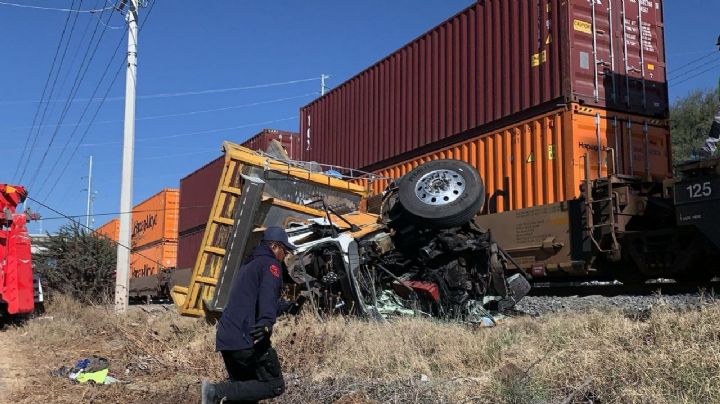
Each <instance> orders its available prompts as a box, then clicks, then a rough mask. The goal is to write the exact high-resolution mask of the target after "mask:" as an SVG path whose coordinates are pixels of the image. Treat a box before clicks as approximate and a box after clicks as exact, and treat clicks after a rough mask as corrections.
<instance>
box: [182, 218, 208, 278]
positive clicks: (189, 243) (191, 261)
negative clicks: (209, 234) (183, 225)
mask: <svg viewBox="0 0 720 404" xmlns="http://www.w3.org/2000/svg"><path fill="white" fill-rule="evenodd" d="M204 235H205V227H202V228H201V229H199V230H197V231H194V232H190V233H187V232H186V233H184V234H181V235H180V237H179V238H178V251H177V266H176V268H178V269H184V268H194V267H195V260H196V259H197V256H198V251H200V245H201V244H202V239H203V236H204Z"/></svg>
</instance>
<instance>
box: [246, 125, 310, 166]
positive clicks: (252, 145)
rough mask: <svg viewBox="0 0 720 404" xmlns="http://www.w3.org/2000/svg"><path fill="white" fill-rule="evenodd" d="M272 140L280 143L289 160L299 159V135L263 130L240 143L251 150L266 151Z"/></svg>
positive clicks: (275, 130) (282, 131)
mask: <svg viewBox="0 0 720 404" xmlns="http://www.w3.org/2000/svg"><path fill="white" fill-rule="evenodd" d="M272 140H277V141H278V142H280V144H281V145H282V147H284V148H285V150H286V151H287V153H288V156H290V159H291V160H298V159H299V158H300V154H299V152H300V134H299V133H297V132H287V131H284V130H277V129H263V130H262V131H261V132H260V133H258V134H257V135H255V136H253V137H251V138H250V139H248V140H246V141H245V142H243V143H242V146H244V147H247V148H248V149H252V150H259V151H263V152H264V151H267V148H268V146H269V145H270V142H271V141H272Z"/></svg>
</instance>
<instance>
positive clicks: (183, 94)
mask: <svg viewBox="0 0 720 404" xmlns="http://www.w3.org/2000/svg"><path fill="white" fill-rule="evenodd" d="M146 20H147V18H146ZM316 80H320V78H310V79H300V80H289V81H281V82H275V83H263V84H253V85H248V86H241V87H226V88H216V89H209V90H197V91H183V92H175V93H156V94H146V95H139V96H137V98H138V99H144V100H149V99H158V98H160V99H161V98H172V97H186V96H191V95H205V94H219V93H227V92H232V91H242V90H254V89H260V88H270V87H278V86H286V85H291V84H299V83H306V82H309V81H316ZM124 99H125V97H120V96H118V97H108V98H107V100H106V101H122V100H124ZM67 101H68V100H67V99H54V100H49V101H47V102H67ZM82 101H100V98H94V99H91V98H75V99H73V100H72V101H71V102H82ZM36 102H40V101H38V100H19V101H0V105H13V104H30V103H36ZM24 128H25V127H15V128H8V129H24Z"/></svg>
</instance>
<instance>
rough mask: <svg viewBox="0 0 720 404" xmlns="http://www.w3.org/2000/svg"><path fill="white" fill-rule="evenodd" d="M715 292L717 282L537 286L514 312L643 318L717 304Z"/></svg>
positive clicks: (537, 314) (718, 286)
mask: <svg viewBox="0 0 720 404" xmlns="http://www.w3.org/2000/svg"><path fill="white" fill-rule="evenodd" d="M715 291H720V282H706V283H697V282H695V283H676V282H658V283H647V284H641V285H622V284H619V283H605V284H597V283H592V284H588V283H586V282H585V283H581V282H566V283H563V284H558V283H552V284H538V283H536V284H535V285H533V289H532V290H531V292H530V294H529V295H528V296H526V297H525V298H524V299H523V300H521V301H520V302H519V303H518V305H517V306H516V307H515V309H516V311H517V313H518V314H529V315H533V316H542V315H549V314H554V313H561V312H589V311H593V310H619V311H621V312H623V313H625V314H626V315H627V316H629V317H631V318H635V319H642V318H645V317H646V316H648V315H649V313H651V311H652V310H653V309H654V308H658V307H665V308H670V309H673V310H678V311H684V310H697V309H699V308H700V307H702V306H705V305H708V304H716V303H718V302H720V301H717V302H716V298H715Z"/></svg>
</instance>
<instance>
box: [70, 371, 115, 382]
mask: <svg viewBox="0 0 720 404" xmlns="http://www.w3.org/2000/svg"><path fill="white" fill-rule="evenodd" d="M108 370H109V369H103V370H98V371H97V372H92V373H85V372H82V373H80V374H79V375H78V377H77V378H76V379H75V380H76V381H77V382H78V383H87V382H90V381H92V382H93V383H95V384H103V383H105V379H106V378H107V375H108Z"/></svg>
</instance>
